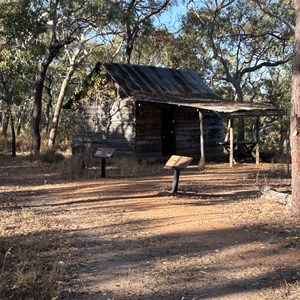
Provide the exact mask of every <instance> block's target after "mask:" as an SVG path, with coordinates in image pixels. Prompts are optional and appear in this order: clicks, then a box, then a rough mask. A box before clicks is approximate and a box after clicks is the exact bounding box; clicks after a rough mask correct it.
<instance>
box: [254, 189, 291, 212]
mask: <svg viewBox="0 0 300 300" xmlns="http://www.w3.org/2000/svg"><path fill="white" fill-rule="evenodd" d="M260 192H261V193H262V195H261V198H264V199H268V200H274V201H275V202H278V203H281V204H284V205H285V206H286V208H287V209H290V207H291V198H292V195H291V194H288V193H282V192H277V191H276V190H275V189H274V188H272V187H271V186H268V185H263V186H262V187H261V188H260Z"/></svg>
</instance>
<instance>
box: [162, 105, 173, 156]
mask: <svg viewBox="0 0 300 300" xmlns="http://www.w3.org/2000/svg"><path fill="white" fill-rule="evenodd" d="M174 115H175V109H174V107H173V106H171V105H167V106H162V107H161V146H162V155H163V156H166V155H172V154H175V153H176V141H175V140H176V136H175V119H174Z"/></svg>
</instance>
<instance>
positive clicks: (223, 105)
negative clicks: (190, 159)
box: [132, 92, 284, 115]
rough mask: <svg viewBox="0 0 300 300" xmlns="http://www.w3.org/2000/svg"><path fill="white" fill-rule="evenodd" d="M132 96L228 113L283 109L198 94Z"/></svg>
mask: <svg viewBox="0 0 300 300" xmlns="http://www.w3.org/2000/svg"><path fill="white" fill-rule="evenodd" d="M132 97H133V98H134V99H137V100H139V101H142V102H155V103H160V104H169V105H177V106H188V107H193V108H197V109H199V110H210V111H215V112H219V113H224V114H230V115H235V114H236V115H283V114H284V113H283V111H282V110H279V109H274V108H273V107H270V106H269V105H264V104H256V103H249V102H243V103H238V102H234V101H226V100H220V99H207V98H199V97H198V94H190V95H182V94H181V95H171V94H164V95H153V94H146V93H139V92H133V93H132Z"/></svg>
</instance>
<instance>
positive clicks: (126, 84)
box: [103, 63, 282, 115]
mask: <svg viewBox="0 0 300 300" xmlns="http://www.w3.org/2000/svg"><path fill="white" fill-rule="evenodd" d="M103 65H104V66H105V68H106V70H107V72H108V74H109V75H110V76H111V77H112V78H113V80H114V81H115V82H116V83H117V84H118V85H119V86H120V88H121V89H122V90H123V91H124V92H125V93H126V94H127V95H128V96H129V97H132V98H133V100H138V101H147V102H155V103H161V104H171V105H180V106H189V107H194V108H197V109H204V110H211V111H216V112H220V113H227V114H234V113H237V114H247V115H260V114H272V115H276V114H282V112H281V111H279V110H276V109H274V108H272V107H270V106H267V105H262V104H254V103H247V102H243V103H237V102H234V101H226V100H222V99H221V98H220V97H219V96H218V95H217V94H215V93H214V92H213V91H212V90H211V89H210V88H209V87H208V86H207V85H206V84H205V83H204V81H203V80H202V79H201V78H200V77H199V75H198V74H197V73H196V72H193V71H189V70H175V69H167V68H161V67H152V66H143V65H139V66H137V65H125V64H116V63H104V64H103Z"/></svg>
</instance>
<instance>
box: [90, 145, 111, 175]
mask: <svg viewBox="0 0 300 300" xmlns="http://www.w3.org/2000/svg"><path fill="white" fill-rule="evenodd" d="M114 152H115V148H98V149H97V151H96V152H95V154H94V157H95V158H101V177H103V178H104V177H105V176H106V170H105V166H106V160H107V159H108V158H111V156H112V155H113V153H114Z"/></svg>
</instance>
